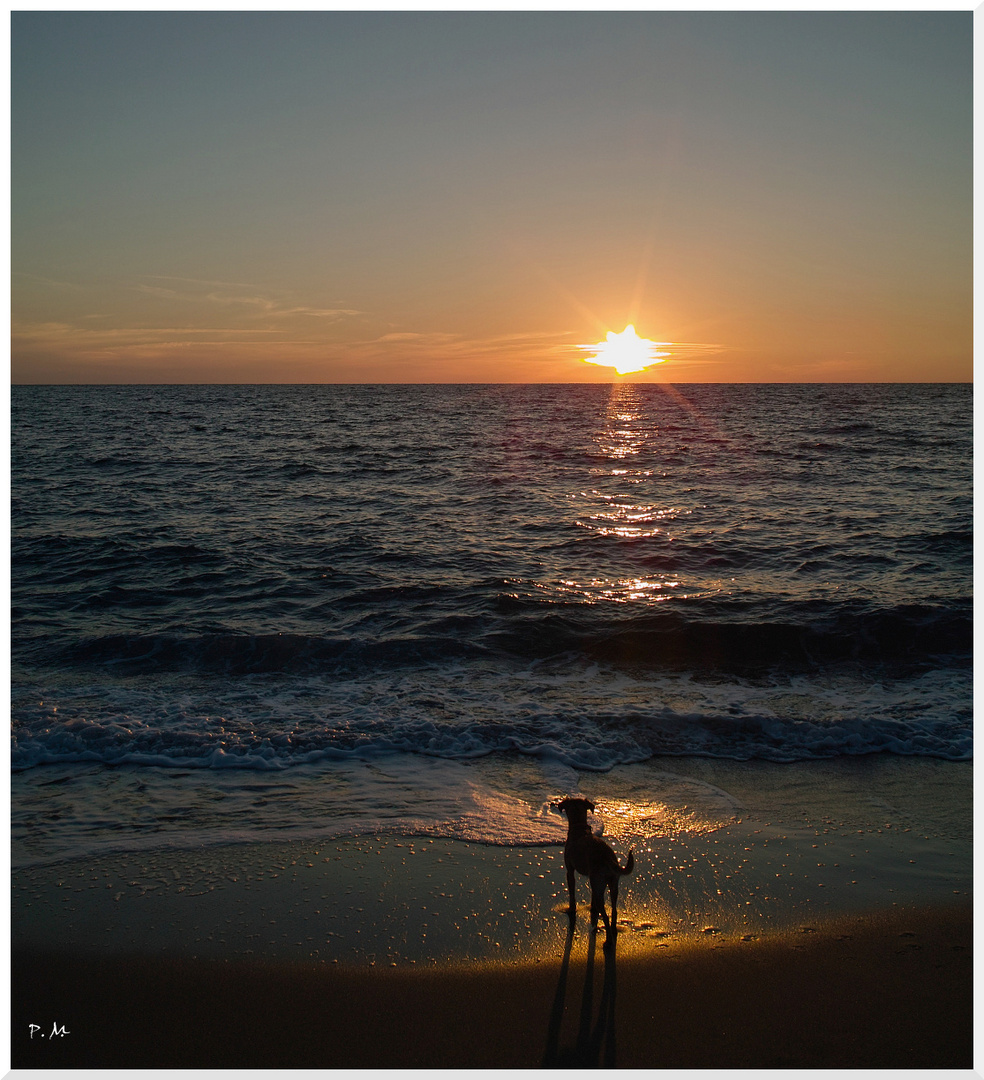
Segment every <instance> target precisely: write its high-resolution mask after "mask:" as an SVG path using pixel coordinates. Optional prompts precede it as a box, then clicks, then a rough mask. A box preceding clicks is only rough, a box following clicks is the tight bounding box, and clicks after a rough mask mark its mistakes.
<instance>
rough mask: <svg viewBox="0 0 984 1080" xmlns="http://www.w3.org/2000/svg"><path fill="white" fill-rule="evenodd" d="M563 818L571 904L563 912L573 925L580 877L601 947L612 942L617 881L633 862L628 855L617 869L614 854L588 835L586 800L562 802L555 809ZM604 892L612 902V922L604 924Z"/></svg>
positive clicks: (588, 805) (615, 927)
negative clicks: (587, 887) (602, 934)
mask: <svg viewBox="0 0 984 1080" xmlns="http://www.w3.org/2000/svg"><path fill="white" fill-rule="evenodd" d="M555 808H556V809H557V810H558V811H560V813H562V814H564V815H566V817H567V841H566V842H565V844H564V866H565V867H566V868H567V891H568V893H569V894H570V898H571V902H570V906H569V907H568V908H567V914H568V916H569V918H570V920H571V922H572V923H573V922H574V917H575V914H576V912H577V901H576V899H575V892H574V874H575V871H576V872H577V873H578V874H584V876H585V877H586V878H587V879H588V881H589V883H590V885H591V930H592V933H594V932H595V931H597V929H598V916H599V915H600V916H601V918H602V921H603V922H604V924H605V931H606V937H605V945H606V946H607V945H608V943H609V942H610V941H614V940H615V934H616V933H617V932H618V916H617V906H618V879H619V878H620V877H621V876H622V875H623V874H631V873H632V867H633V866H634V865H635V860H634V859H633V858H632V852H631V851H630V852H629V858H628V860H627V862H626V864H625V866H624V867H621V866H619V865H618V859H617V858H616V856H615V852H614V851H612V849H611V848H610V847H609V846H608V844H606V843H605V841H604V840H602V839H601V837H600V836H595V835H594V834H593V833H592V832H591V826H590V825H589V824H588V811H589V810H591V811H593V810H594V808H595V807H594V803H593V802H591V800H590V799H582V798H576V797H573V796H568V797H567V798H566V799H562V800H561V801H560V802H559V803H557V804H556V807H555ZM606 886H607V888H608V891H609V893H610V894H611V898H612V918H611V922H609V920H608V913H607V912H606V911H605V888H606Z"/></svg>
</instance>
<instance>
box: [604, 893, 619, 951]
mask: <svg viewBox="0 0 984 1080" xmlns="http://www.w3.org/2000/svg"><path fill="white" fill-rule="evenodd" d="M608 891H609V892H610V893H611V894H612V921H611V925H609V924H608V923H607V922H606V924H605V929H606V930H607V931H608V933H607V935H606V936H605V946H604V947H605V948H606V949H608V948H610V947H611V946H612V945H614V944H615V935H616V934H617V933H618V878H617V877H613V878H611V880H610V881H609V882H608Z"/></svg>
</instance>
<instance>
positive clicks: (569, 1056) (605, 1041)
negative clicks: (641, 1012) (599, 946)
mask: <svg viewBox="0 0 984 1080" xmlns="http://www.w3.org/2000/svg"><path fill="white" fill-rule="evenodd" d="M596 940H597V934H595V933H592V934H591V936H590V938H589V939H588V955H587V960H586V966H585V973H584V987H583V989H582V991H581V1011H580V1017H579V1020H578V1030H577V1040H576V1041H575V1043H574V1045H573V1046H572V1045H564V1046H562V1045H561V1044H560V1030H561V1027H562V1025H563V1021H564V1011H565V1007H566V998H567V976H568V971H569V968H570V962H571V947H572V945H573V944H574V925H573V923H572V924H571V925H570V926H569V927H568V930H567V940H566V942H565V943H564V959H563V960H562V961H561V965H560V976H559V977H558V979H557V989H556V991H555V993H554V1000H553V1008H552V1009H551V1011H550V1023H549V1025H548V1027H547V1046H546V1050H545V1051H544V1054H543V1068H545V1069H559V1068H580V1069H592V1068H597V1067H598V1066H599V1065H602V1066H605V1067H608V1068H614V1066H615V947H616V942H617V940H618V939H617V938H614V939H613V940H612V943H611V947H610V948H605V949H603V950H602V952H603V953H604V957H605V975H604V982H603V983H602V988H601V1001H600V1002H599V1005H598V1014H597V1017H595V1015H594V987H595V943H596Z"/></svg>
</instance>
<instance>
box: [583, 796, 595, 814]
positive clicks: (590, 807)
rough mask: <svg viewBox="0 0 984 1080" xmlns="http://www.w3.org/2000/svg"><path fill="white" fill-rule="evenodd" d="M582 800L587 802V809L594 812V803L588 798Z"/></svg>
mask: <svg viewBox="0 0 984 1080" xmlns="http://www.w3.org/2000/svg"><path fill="white" fill-rule="evenodd" d="M584 801H585V802H586V803H587V804H588V809H589V810H590V811H591V813H592V814H593V813H594V803H593V802H592V801H591V800H590V799H585V800H584Z"/></svg>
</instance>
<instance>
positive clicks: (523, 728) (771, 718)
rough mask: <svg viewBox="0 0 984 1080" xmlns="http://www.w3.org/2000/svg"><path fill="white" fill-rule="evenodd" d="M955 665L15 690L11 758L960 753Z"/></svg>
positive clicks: (531, 670)
mask: <svg viewBox="0 0 984 1080" xmlns="http://www.w3.org/2000/svg"><path fill="white" fill-rule="evenodd" d="M971 679H972V672H971V670H970V669H969V668H966V669H963V670H959V669H953V668H949V669H946V668H945V669H942V670H934V671H927V672H925V673H923V674H921V675H919V676H917V677H906V678H897V679H894V680H893V679H888V678H883V679H881V680H880V681H873V680H872V679H871V678H870V677H868V676H867V675H865V674H863V673H860V674H859V673H855V674H841V675H837V676H832V675H831V674H829V673H826V674H824V675H822V676H821V675H799V676H790V675H788V674H786V675H782V676H773V677H770V678H761V677H758V678H744V679H740V678H737V677H723V676H715V677H711V676H705V677H703V678H699V677H698V676H696V675H695V674H693V673H687V674H685V675H672V674H663V675H656V676H646V677H644V676H641V675H638V674H636V675H631V674H628V673H626V672H621V671H618V670H616V669H613V668H610V667H605V666H600V665H593V664H588V663H584V662H581V663H576V662H573V661H572V662H568V663H561V662H554V663H551V664H542V663H532V664H526V665H521V664H518V663H517V664H515V665H513V666H512V667H507V666H505V665H503V664H497V663H489V662H487V661H482V662H476V661H474V660H463V661H459V662H456V663H443V664H442V665H440V666H431V667H429V668H428V667H419V666H418V667H415V668H411V669H406V670H404V671H402V672H401V671H398V670H395V669H388V670H387V671H385V672H381V673H377V674H376V675H374V676H366V675H365V673H356V674H353V676H352V677H351V678H348V679H345V678H340V677H338V676H337V675H331V674H322V675H320V676H309V677H306V678H295V679H290V680H286V681H285V680H284V679H282V678H280V677H270V676H265V675H260V674H253V675H250V676H247V677H245V678H242V677H233V678H230V679H228V680H223V679H217V678H216V677H214V676H208V677H206V678H204V679H202V680H200V681H199V682H197V683H196V682H195V681H193V680H192V681H188V680H185V681H176V680H174V679H170V678H169V679H165V680H163V681H161V682H155V681H154V680H147V679H146V678H145V677H143V676H141V677H139V678H137V679H134V680H131V681H129V682H118V681H109V682H103V683H94V684H91V685H88V686H85V685H83V686H77V685H74V684H73V686H72V687H70V688H67V689H59V688H57V687H55V688H53V689H46V688H42V687H36V688H29V689H23V690H21V691H19V692H18V700H17V701H16V702H15V706H14V708H13V711H12V719H13V723H12V736H11V762H12V765H13V767H14V768H15V769H27V768H31V767H33V766H36V765H43V764H51V763H54V762H70V761H71V762H99V763H103V764H107V765H156V766H161V765H163V766H181V767H196V768H214V769H223V768H247V769H259V770H272V769H287V768H291V767H294V766H296V765H302V764H312V763H316V762H319V761H332V760H336V761H337V760H345V759H371V758H377V757H380V756H392V755H394V754H396V755H402V754H416V755H424V756H428V757H436V758H448V759H462V760H464V759H469V760H470V759H474V758H481V757H486V756H488V755H492V754H500V755H503V754H504V755H522V756H527V757H530V756H532V757H537V758H540V759H542V760H549V761H554V762H560V763H562V764H565V765H567V766H569V767H571V768H576V769H583V770H594V771H606V770H608V769H611V768H614V767H615V766H618V765H625V764H629V763H632V762H639V761H644V760H647V759H648V758H650V757H653V756H657V755H658V756H691V755H701V756H711V757H724V758H733V759H738V760H747V759H763V760H770V761H795V760H801V759H809V758H826V757H834V756H838V755H841V754H843V755H862V754H871V753H893V754H903V755H921V756H934V757H940V758H948V759H952V760H964V759H968V758H970V757H971V755H972V720H971V715H970V713H971V710H970V706H969V700H970V691H969V687H970V682H971Z"/></svg>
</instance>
